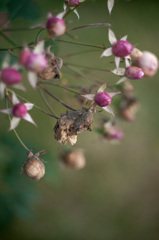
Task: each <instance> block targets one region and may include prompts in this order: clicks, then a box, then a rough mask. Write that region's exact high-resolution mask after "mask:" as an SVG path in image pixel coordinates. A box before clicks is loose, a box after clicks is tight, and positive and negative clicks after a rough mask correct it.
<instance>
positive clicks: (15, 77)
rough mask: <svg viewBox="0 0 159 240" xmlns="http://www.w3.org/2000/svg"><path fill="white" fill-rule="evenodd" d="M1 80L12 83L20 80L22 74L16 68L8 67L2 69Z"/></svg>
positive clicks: (8, 83)
mask: <svg viewBox="0 0 159 240" xmlns="http://www.w3.org/2000/svg"><path fill="white" fill-rule="evenodd" d="M1 80H2V81H3V82H4V83H5V84H7V85H14V84H17V83H20V82H21V81H22V75H21V74H20V73H19V72H18V71H17V70H16V69H14V68H11V67H8V68H5V69H3V70H2V72H1Z"/></svg>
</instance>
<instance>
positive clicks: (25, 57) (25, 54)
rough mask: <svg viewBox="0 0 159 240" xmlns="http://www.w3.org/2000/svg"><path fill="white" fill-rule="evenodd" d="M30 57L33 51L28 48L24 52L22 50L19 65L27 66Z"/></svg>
mask: <svg viewBox="0 0 159 240" xmlns="http://www.w3.org/2000/svg"><path fill="white" fill-rule="evenodd" d="M30 55H31V51H30V50H29V49H28V48H25V49H24V50H22V51H21V53H20V55H19V63H20V64H21V65H23V66H25V65H26V63H27V61H28V58H29V57H30Z"/></svg>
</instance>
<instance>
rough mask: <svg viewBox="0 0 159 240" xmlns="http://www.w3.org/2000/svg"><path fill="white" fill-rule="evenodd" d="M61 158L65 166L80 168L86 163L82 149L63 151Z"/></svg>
mask: <svg viewBox="0 0 159 240" xmlns="http://www.w3.org/2000/svg"><path fill="white" fill-rule="evenodd" d="M61 157H62V160H63V162H64V164H65V165H66V166H67V167H70V168H75V169H81V168H83V167H84V166H85V165H86V159H85V156H84V154H83V151H82V150H74V151H71V152H63V153H62V156H61Z"/></svg>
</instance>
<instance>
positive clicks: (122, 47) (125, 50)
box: [112, 40, 134, 58]
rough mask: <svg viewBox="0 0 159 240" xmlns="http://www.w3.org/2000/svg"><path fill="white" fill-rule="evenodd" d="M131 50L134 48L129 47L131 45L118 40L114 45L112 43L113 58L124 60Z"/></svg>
mask: <svg viewBox="0 0 159 240" xmlns="http://www.w3.org/2000/svg"><path fill="white" fill-rule="evenodd" d="M133 48H134V47H133V46H132V45H131V43H129V42H127V41H124V40H119V41H117V42H116V43H114V45H113V47H112V51H113V54H114V55H115V56H117V57H121V58H124V57H126V56H128V55H130V53H131V51H132V50H133Z"/></svg>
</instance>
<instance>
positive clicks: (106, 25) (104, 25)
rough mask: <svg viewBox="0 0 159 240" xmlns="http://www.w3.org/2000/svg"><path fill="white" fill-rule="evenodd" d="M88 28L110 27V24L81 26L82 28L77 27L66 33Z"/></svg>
mask: <svg viewBox="0 0 159 240" xmlns="http://www.w3.org/2000/svg"><path fill="white" fill-rule="evenodd" d="M90 27H111V24H110V23H93V24H87V25H82V26H79V27H75V28H71V29H68V30H67V32H71V31H74V30H78V29H81V28H90Z"/></svg>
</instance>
